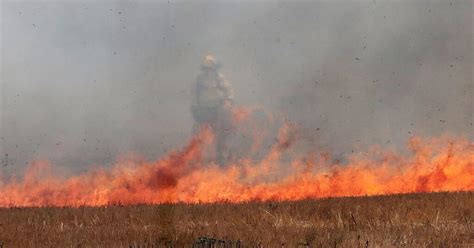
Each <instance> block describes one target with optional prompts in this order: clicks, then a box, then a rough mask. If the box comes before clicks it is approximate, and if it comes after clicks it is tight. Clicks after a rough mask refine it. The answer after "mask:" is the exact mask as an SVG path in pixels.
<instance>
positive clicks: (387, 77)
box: [0, 0, 474, 175]
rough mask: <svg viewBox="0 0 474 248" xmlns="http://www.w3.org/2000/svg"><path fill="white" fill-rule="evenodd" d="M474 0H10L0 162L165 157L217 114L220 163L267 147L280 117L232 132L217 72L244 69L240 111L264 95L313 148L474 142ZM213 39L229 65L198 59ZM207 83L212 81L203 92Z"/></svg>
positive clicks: (74, 165) (0, 64) (2, 63)
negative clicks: (413, 140) (417, 139)
mask: <svg viewBox="0 0 474 248" xmlns="http://www.w3.org/2000/svg"><path fill="white" fill-rule="evenodd" d="M472 7H473V1H472V0H450V1H444V0H417V1H374V0H358V1H350V0H346V1H329V0H327V1H324V0H322V1H289V0H267V1H252V2H250V1H213V0H202V1H189V0H170V1H168V0H166V1H140V0H137V1H123V0H109V1H90V0H74V1H66V0H58V1H51V0H36V1H17V0H13V1H11V0H0V11H1V13H0V22H1V24H2V25H0V28H1V29H2V30H1V33H0V43H1V44H0V49H1V51H0V53H1V55H0V57H1V60H0V73H1V75H0V174H4V175H8V174H10V173H16V172H21V171H23V169H25V168H26V167H27V166H28V163H29V162H31V161H33V160H37V159H47V160H49V161H51V163H52V164H54V165H57V166H61V167H67V168H68V169H73V170H74V172H79V171H83V170H85V169H91V168H92V167H95V166H96V165H110V164H112V163H114V159H115V158H116V157H117V156H120V155H122V154H126V153H127V152H134V153H137V154H141V155H142V156H143V157H145V158H146V159H149V160H153V159H156V158H159V157H162V156H163V155H164V154H167V153H169V151H170V150H172V149H175V148H179V147H181V146H182V144H185V142H186V140H187V139H188V138H189V137H190V136H191V135H192V132H193V131H195V130H193V126H194V129H196V128H198V127H199V126H200V125H205V124H204V123H208V122H210V123H214V124H213V125H214V127H213V128H214V129H215V132H216V131H217V133H216V135H217V138H218V141H219V146H218V148H219V152H216V156H217V154H220V155H219V156H220V158H219V159H217V158H213V159H214V160H216V161H217V160H220V161H221V162H222V161H224V160H225V157H226V156H229V154H228V153H229V152H232V154H230V157H231V158H230V161H233V160H235V159H238V157H242V156H244V155H242V154H245V153H246V152H247V150H248V149H250V150H252V151H255V153H257V152H259V154H260V155H257V154H256V155H255V159H258V158H260V157H261V154H265V151H264V149H265V148H267V147H268V146H269V145H271V143H272V141H273V140H271V136H272V135H276V134H277V133H278V130H274V129H277V128H278V127H279V126H281V125H279V123H274V124H272V125H269V122H268V121H266V119H265V118H264V117H265V115H264V114H261V115H260V116H263V117H261V118H260V119H259V118H258V116H257V117H255V116H254V115H255V114H254V115H252V116H251V118H249V119H251V120H252V121H251V123H245V125H248V128H247V129H248V130H249V131H248V132H246V133H245V132H244V135H245V136H246V137H243V135H242V131H241V130H242V129H245V127H241V126H242V125H243V124H242V123H239V124H238V126H237V127H235V128H234V130H233V131H231V132H230V133H228V134H227V133H226V132H225V130H226V127H227V126H228V125H230V123H229V122H227V121H228V120H229V119H228V115H229V114H230V112H229V111H227V109H226V108H225V107H223V106H225V105H226V104H227V105H232V97H231V95H232V94H230V92H228V89H230V88H228V87H224V88H222V86H219V87H217V85H223V83H224V80H223V79H220V77H219V76H218V73H219V72H220V73H222V74H224V75H225V76H226V78H227V79H228V80H229V81H230V82H232V88H233V90H234V91H235V98H234V99H233V101H234V104H235V106H234V109H235V108H236V106H255V105H258V106H262V109H265V112H269V113H273V114H274V115H277V114H278V115H280V116H281V117H277V118H280V119H285V118H288V120H289V121H290V122H292V123H296V124H297V125H298V128H299V130H298V132H299V133H298V137H300V139H299V140H298V142H301V143H303V144H301V147H302V148H301V149H298V151H299V150H301V152H305V151H304V150H305V149H307V150H310V151H320V150H322V151H330V152H331V153H333V154H337V155H338V156H339V155H340V156H341V157H344V156H346V155H348V154H351V153H352V152H358V151H363V150H364V149H366V148H368V147H370V146H372V145H380V146H381V147H384V148H388V149H397V150H398V149H404V147H405V144H406V142H407V139H408V138H409V137H410V136H412V135H420V136H422V137H427V138H429V137H436V136H438V135H442V134H445V133H447V134H452V135H455V136H464V137H467V138H468V139H469V140H472V139H474V128H473V125H474V124H473V123H474V111H473V110H474V100H473V99H474V80H473V65H474V64H473V44H474V42H473V35H472V34H473V32H472V30H473V18H472V17H473V16H472V13H473V11H472ZM208 51H212V53H213V54H214V55H216V56H217V57H218V58H219V61H222V63H223V64H224V65H225V67H219V66H218V64H217V63H215V61H214V60H208V61H207V62H211V61H212V63H211V64H208V65H206V63H207V62H206V63H204V65H203V67H202V68H201V69H200V68H199V65H200V64H201V63H202V59H203V57H204V56H205V55H206V53H207V52H208ZM196 75H199V79H198V82H196ZM198 84H201V86H199V89H200V90H203V91H204V93H202V94H201V93H199V94H198V92H197V91H195V90H191V89H195V88H197V85H198ZM206 85H214V86H216V87H214V88H212V87H211V88H210V89H209V90H208V91H206V88H205V87H207V86H206ZM197 96H200V98H198V97H197ZM191 105H194V107H193V111H190V106H191ZM256 119H258V120H257V121H256ZM270 126H271V127H270ZM273 126H275V127H273ZM244 131H245V130H244ZM254 136H257V137H259V136H265V137H269V138H268V139H269V140H268V142H266V141H265V140H264V141H262V142H251V141H252V138H253V137H254ZM248 137H252V138H248ZM249 140H250V141H249ZM255 143H257V145H255ZM298 145H300V144H299V143H298ZM252 146H254V147H252ZM299 147H300V146H298V148H299ZM252 158H253V157H252Z"/></svg>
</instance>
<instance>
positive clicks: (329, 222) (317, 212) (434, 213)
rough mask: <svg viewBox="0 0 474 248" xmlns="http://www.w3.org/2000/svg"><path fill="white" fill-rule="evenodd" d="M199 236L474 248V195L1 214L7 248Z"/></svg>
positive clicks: (178, 241) (177, 243) (293, 243)
mask: <svg viewBox="0 0 474 248" xmlns="http://www.w3.org/2000/svg"><path fill="white" fill-rule="evenodd" d="M199 237H213V238H216V239H221V240H224V241H226V242H228V241H227V240H232V244H233V247H236V246H239V245H240V247H256V246H261V247H282V246H283V247H402V246H407V247H451V246H454V247H474V192H464V193H432V194H411V195H394V196H377V197H360V198H334V199H323V200H305V201H298V202H280V203H269V202H267V203H244V204H226V203H221V204H206V205H186V204H174V205H158V206H146V205H141V206H109V207H79V208H52V207H48V208H10V209H0V242H3V247H191V246H192V245H193V244H194V245H195V246H197V241H200V242H201V244H206V247H209V246H208V243H209V240H210V239H199ZM224 241H221V243H219V242H218V241H216V247H224V244H223V242H224ZM238 241H239V242H238ZM217 243H219V244H217ZM226 244H229V243H226ZM0 246H1V245H0ZM226 247H230V246H229V245H227V246H226Z"/></svg>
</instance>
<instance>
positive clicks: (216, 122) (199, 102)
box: [191, 55, 234, 166]
mask: <svg viewBox="0 0 474 248" xmlns="http://www.w3.org/2000/svg"><path fill="white" fill-rule="evenodd" d="M220 68H221V65H220V64H219V63H217V62H216V59H215V58H214V57H213V56H212V55H207V56H206V57H205V58H204V61H203V62H202V64H201V72H200V74H199V75H198V77H197V79H196V84H195V88H194V91H195V99H194V103H193V105H192V106H191V112H192V115H193V118H194V121H195V124H194V130H195V131H196V130H198V129H200V128H201V127H203V126H209V127H210V128H211V129H212V131H213V132H214V134H215V136H216V142H215V149H216V150H215V162H217V163H218V164H219V165H221V166H222V165H224V164H225V163H226V161H227V160H228V159H229V156H230V153H229V149H228V145H229V144H228V142H229V131H230V130H231V129H233V122H232V108H233V105H234V101H233V95H232V87H231V86H230V84H229V83H228V82H227V80H226V79H225V78H224V76H223V75H222V74H221V73H219V70H220Z"/></svg>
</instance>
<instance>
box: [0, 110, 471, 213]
mask: <svg viewBox="0 0 474 248" xmlns="http://www.w3.org/2000/svg"><path fill="white" fill-rule="evenodd" d="M236 113H237V115H241V116H247V114H246V111H244V110H243V109H240V110H238V111H237V112H236ZM245 118H246V117H245ZM238 119H239V120H240V117H239V118H238ZM293 130H294V126H292V125H291V124H286V125H284V126H283V127H282V128H281V129H280V132H279V135H278V138H277V141H276V142H275V144H274V145H273V146H272V147H271V149H270V150H269V152H268V154H266V156H265V157H264V158H263V159H261V160H259V161H257V162H255V161H252V160H251V159H245V158H244V159H240V160H238V161H235V162H233V163H232V164H230V165H228V166H226V167H220V166H218V165H216V164H214V163H212V162H206V161H205V159H203V156H202V155H203V153H204V151H205V149H206V147H207V146H209V145H211V144H212V143H213V140H214V135H213V133H212V129H210V128H206V127H204V128H203V129H202V130H201V131H200V132H199V133H198V134H197V135H196V136H195V137H192V138H191V140H190V141H189V142H188V144H187V145H186V146H185V147H184V148H183V149H181V150H178V151H174V152H171V153H170V154H168V155H167V156H165V157H164V158H162V159H159V160H156V161H153V162H148V161H136V160H133V159H132V160H126V159H122V160H120V161H118V162H117V163H116V164H115V165H114V166H112V167H111V169H109V170H107V169H97V170H95V171H92V172H87V173H84V174H81V175H76V176H72V177H68V178H61V177H58V176H56V175H55V174H54V173H53V172H54V171H53V167H52V166H51V165H50V164H49V163H48V162H47V161H35V162H34V163H32V165H31V166H30V167H29V168H28V169H27V171H26V172H25V175H24V176H23V178H22V179H21V180H17V179H14V178H11V179H9V180H7V181H0V207H10V206H82V205H87V206H102V205H108V204H114V203H120V204H141V203H146V204H155V203H165V202H167V203H176V202H186V203H212V202H220V201H226V202H233V203H237V202H245V201H266V200H275V201H283V200H300V199H308V198H310V199H315V198H322V197H339V196H364V195H383V194H397V193H414V192H436V191H472V190H474V143H473V142H471V141H469V140H467V139H465V138H452V137H447V136H442V137H436V138H431V139H423V138H420V137H413V138H411V139H410V141H409V143H408V148H409V150H410V153H409V154H397V153H395V152H391V151H384V150H380V149H372V150H370V151H368V152H366V153H359V154H357V155H352V156H350V157H348V158H347V162H345V163H336V162H333V161H331V159H330V156H328V154H327V153H324V152H323V153H317V152H314V153H311V154H307V155H305V156H301V157H299V158H292V159H291V160H288V159H287V158H286V157H285V156H286V155H288V154H289V153H290V152H291V149H290V147H291V146H292V143H293V142H294V141H295V140H296V137H297V133H295V132H294V131H293ZM290 155H291V154H290Z"/></svg>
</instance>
